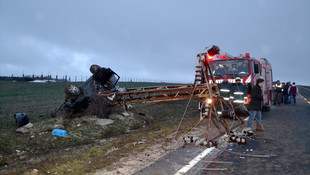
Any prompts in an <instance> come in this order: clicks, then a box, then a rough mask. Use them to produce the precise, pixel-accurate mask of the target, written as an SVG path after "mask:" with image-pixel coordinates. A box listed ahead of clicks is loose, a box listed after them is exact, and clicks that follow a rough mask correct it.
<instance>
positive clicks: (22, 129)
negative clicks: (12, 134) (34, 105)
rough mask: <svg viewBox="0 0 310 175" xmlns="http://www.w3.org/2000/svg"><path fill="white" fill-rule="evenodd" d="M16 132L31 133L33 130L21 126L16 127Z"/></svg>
mask: <svg viewBox="0 0 310 175" xmlns="http://www.w3.org/2000/svg"><path fill="white" fill-rule="evenodd" d="M16 132H18V133H22V134H24V133H29V132H31V131H30V129H29V128H24V127H20V128H17V129H16Z"/></svg>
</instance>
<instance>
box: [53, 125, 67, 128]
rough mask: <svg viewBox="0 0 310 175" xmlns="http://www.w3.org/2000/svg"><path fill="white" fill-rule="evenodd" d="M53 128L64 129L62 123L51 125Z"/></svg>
mask: <svg viewBox="0 0 310 175" xmlns="http://www.w3.org/2000/svg"><path fill="white" fill-rule="evenodd" d="M53 128H54V129H65V127H64V125H62V124H55V125H54V126H53Z"/></svg>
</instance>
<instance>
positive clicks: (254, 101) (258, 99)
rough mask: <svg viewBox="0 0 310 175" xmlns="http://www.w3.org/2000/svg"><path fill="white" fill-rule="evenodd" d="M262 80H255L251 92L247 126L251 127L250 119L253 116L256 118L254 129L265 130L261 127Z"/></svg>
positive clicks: (251, 119)
mask: <svg viewBox="0 0 310 175" xmlns="http://www.w3.org/2000/svg"><path fill="white" fill-rule="evenodd" d="M263 82H264V80H263V79H258V80H257V81H256V85H255V86H254V87H253V89H252V92H251V101H250V104H249V110H250V117H249V119H248V122H247V125H246V126H247V128H251V125H252V121H253V120H254V118H255V119H256V131H265V130H264V129H263V128H262V125H261V120H262V108H263V101H264V96H263V93H262V87H263V86H264V83H263Z"/></svg>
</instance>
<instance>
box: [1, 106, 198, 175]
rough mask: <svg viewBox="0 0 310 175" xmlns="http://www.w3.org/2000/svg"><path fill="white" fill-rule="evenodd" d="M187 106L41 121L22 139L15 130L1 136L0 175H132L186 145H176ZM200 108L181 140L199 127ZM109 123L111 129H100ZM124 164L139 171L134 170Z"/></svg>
mask: <svg viewBox="0 0 310 175" xmlns="http://www.w3.org/2000/svg"><path fill="white" fill-rule="evenodd" d="M187 102H188V100H183V101H175V102H164V103H154V104H144V105H135V106H133V108H131V109H129V111H128V114H129V116H126V117H125V116H124V115H123V114H122V113H123V112H124V110H123V108H122V107H117V108H116V109H113V110H112V112H111V114H110V115H109V117H108V119H102V118H98V117H97V116H79V117H78V118H72V119H63V118H62V117H58V118H46V117H45V116H43V118H44V120H43V121H39V122H35V123H33V126H32V127H31V128H30V129H28V130H26V131H25V132H24V133H20V132H16V131H15V129H16V128H15V129H14V128H13V129H11V131H10V132H14V133H12V135H9V136H8V135H2V136H1V138H2V139H1V156H0V158H1V162H0V163H1V164H0V173H1V174H87V173H89V174H93V173H96V172H97V173H98V172H105V174H108V173H111V174H115V173H119V174H127V173H128V172H129V170H128V169H126V167H131V168H129V169H130V171H132V173H133V172H135V171H137V170H139V168H142V167H143V166H147V165H148V164H149V163H151V162H152V160H153V161H155V160H156V159H157V158H159V157H161V156H163V155H164V154H165V153H166V152H169V150H171V149H174V148H175V147H178V146H180V144H182V141H179V142H176V141H175V140H174V139H175V133H176V130H177V126H178V124H179V122H180V120H181V118H182V116H183V113H184V110H185V107H186V104H187ZM197 107H198V103H197V100H192V102H191V103H190V105H189V108H188V111H187V113H186V115H185V118H184V120H183V122H182V125H181V127H180V130H179V132H178V133H179V135H178V138H179V137H182V136H181V135H182V134H185V133H187V132H188V131H190V130H191V127H193V126H194V125H195V124H196V123H197V122H198V120H199V111H198V109H197ZM111 121H112V122H113V123H111ZM105 122H108V123H109V122H110V123H111V124H108V125H105V126H102V125H100V123H101V124H102V123H105ZM55 128H57V129H65V130H66V131H67V133H68V135H67V136H65V137H57V136H53V135H52V134H51V133H52V130H53V129H55ZM138 154H140V155H139V156H138ZM141 154H142V155H141ZM120 162H121V163H120ZM137 162H139V164H140V165H139V166H138V164H137ZM126 163H127V164H130V163H133V164H135V165H137V166H134V167H135V168H133V166H128V165H125V164H126Z"/></svg>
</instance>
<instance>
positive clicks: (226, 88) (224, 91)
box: [219, 75, 231, 101]
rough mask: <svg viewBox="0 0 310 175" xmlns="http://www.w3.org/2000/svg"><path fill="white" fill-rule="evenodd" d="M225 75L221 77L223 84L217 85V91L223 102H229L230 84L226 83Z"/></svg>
mask: <svg viewBox="0 0 310 175" xmlns="http://www.w3.org/2000/svg"><path fill="white" fill-rule="evenodd" d="M227 78H228V77H227V75H224V76H223V82H222V83H221V84H219V90H220V94H221V96H222V97H223V98H224V100H226V101H229V97H230V89H231V84H230V83H229V82H228V79H227Z"/></svg>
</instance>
